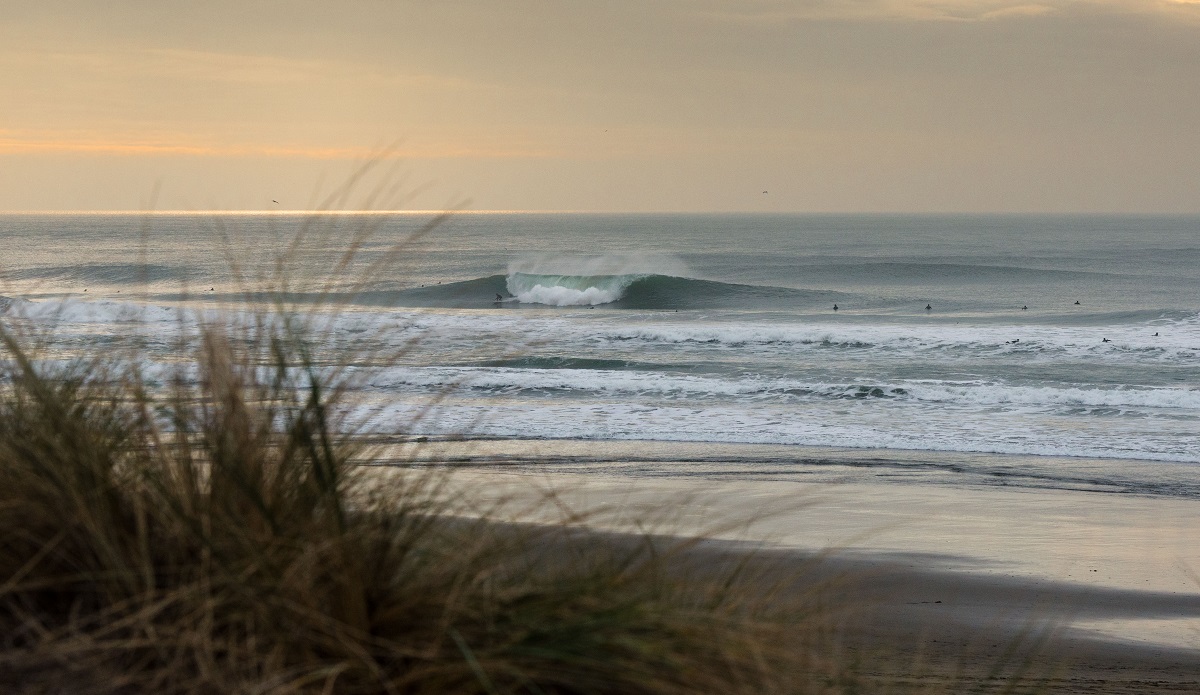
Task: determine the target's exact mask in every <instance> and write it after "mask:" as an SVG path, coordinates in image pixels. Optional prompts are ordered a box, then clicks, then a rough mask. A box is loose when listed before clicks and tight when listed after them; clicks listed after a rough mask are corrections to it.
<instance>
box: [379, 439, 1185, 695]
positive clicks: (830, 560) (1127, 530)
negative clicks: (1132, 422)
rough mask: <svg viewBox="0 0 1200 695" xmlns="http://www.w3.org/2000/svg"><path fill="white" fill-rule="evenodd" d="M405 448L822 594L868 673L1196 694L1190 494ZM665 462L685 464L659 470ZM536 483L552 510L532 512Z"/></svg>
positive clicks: (516, 446) (678, 453)
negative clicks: (751, 471) (800, 474)
mask: <svg viewBox="0 0 1200 695" xmlns="http://www.w3.org/2000/svg"><path fill="white" fill-rule="evenodd" d="M374 443H375V444H376V445H381V446H383V447H384V448H383V449H382V451H384V452H387V451H389V450H390V451H391V452H393V453H394V454H396V455H397V456H398V457H399V458H401V459H403V463H397V462H393V463H389V457H388V455H387V454H386V453H384V454H383V455H381V456H376V457H375V458H374V459H373V465H374V466H377V467H378V469H379V473H380V474H381V476H382V477H383V479H384V480H386V477H387V475H388V471H389V470H390V469H392V467H393V466H396V465H400V466H403V467H404V469H405V470H411V467H412V466H413V462H412V460H411V458H412V457H411V453H412V446H413V445H412V444H395V443H393V444H391V445H390V446H389V445H387V444H386V443H384V442H380V441H376V442H374ZM421 447H422V456H428V457H429V460H431V461H432V460H440V461H453V462H454V464H453V465H455V466H456V467H459V468H460V470H458V471H457V472H456V473H455V474H454V475H453V476H452V481H453V482H452V486H453V488H454V489H455V490H459V489H460V488H459V487H458V486H462V487H461V489H462V490H463V494H475V495H478V494H480V493H481V492H482V493H483V494H484V495H485V499H487V500H491V501H492V502H494V503H496V504H498V505H500V508H502V509H507V510H509V511H510V512H511V514H512V519H513V520H514V521H518V522H520V523H559V522H560V521H561V520H562V518H563V516H564V515H566V514H567V512H566V511H564V510H570V513H571V514H576V515H578V516H579V518H580V519H583V520H585V521H584V522H583V524H584V525H585V526H586V527H588V528H590V529H593V530H596V531H598V532H600V535H599V536H596V537H592V538H591V540H590V541H586V542H592V543H613V542H615V543H618V544H622V543H629V544H637V543H640V542H642V541H641V540H639V539H641V538H643V536H642V535H641V534H644V533H651V534H654V533H656V532H658V531H663V532H665V531H668V530H669V531H672V532H674V533H676V534H683V535H684V536H686V537H693V535H694V537H699V538H703V539H704V540H702V541H700V542H699V543H696V544H695V545H689V546H688V550H687V551H686V553H685V555H686V557H687V558H688V560H689V561H694V562H695V563H696V564H697V565H698V566H702V567H712V568H716V567H721V566H724V565H731V564H735V563H739V562H745V561H746V558H747V557H752V558H753V560H752V562H753V563H756V564H757V565H759V566H760V567H761V568H765V576H767V577H770V578H773V579H779V578H785V583H786V584H787V585H788V586H790V587H791V589H792V590H794V591H796V592H805V591H808V592H811V591H812V590H813V587H814V586H816V587H825V588H824V589H822V590H823V591H826V592H827V593H828V596H827V600H828V602H829V605H830V607H831V609H832V617H831V621H832V622H831V624H832V625H834V626H835V627H833V628H831V630H832V632H833V634H835V635H836V640H837V643H838V645H839V649H844V650H845V651H844V655H845V656H846V657H847V658H850V659H862V660H863V662H864V663H865V664H868V665H867V667H866V669H865V671H864V674H863V675H864V677H866V678H871V677H877V678H878V679H879V681H880V682H885V681H886V682H888V683H891V684H893V685H894V684H895V683H897V682H903V683H906V684H907V687H912V688H919V687H934V686H937V685H941V686H945V685H950V686H951V688H952V690H954V691H956V692H957V691H961V689H964V688H969V689H971V691H972V692H975V691H978V692H1004V691H1005V688H1008V687H1011V685H1012V682H1013V681H1014V679H1015V681H1016V682H1021V683H1024V684H1025V685H1026V686H1028V687H1033V686H1036V687H1037V688H1038V692H1053V693H1059V692H1061V693H1073V692H1080V693H1086V692H1096V693H1138V692H1163V693H1173V692H1180V693H1182V692H1194V691H1195V690H1196V689H1197V688H1200V670H1198V669H1197V666H1196V664H1197V663H1200V583H1198V581H1197V576H1196V573H1195V567H1194V565H1190V564H1189V560H1191V561H1194V558H1195V557H1196V556H1195V550H1194V548H1193V542H1194V531H1195V529H1196V528H1197V525H1198V524H1200V505H1197V504H1196V503H1195V502H1191V501H1176V502H1175V503H1168V504H1163V503H1162V501H1161V500H1155V499H1153V498H1150V497H1138V496H1119V497H1118V496H1113V495H1104V494H1098V493H1091V492H1081V491H1078V490H1061V489H1058V490H1046V489H1044V490H1036V491H1025V492H1024V493H1022V494H1018V495H1013V494H1012V493H1011V492H1009V491H1006V490H1003V489H989V488H986V487H982V486H981V487H978V488H975V489H970V490H964V489H963V488H962V487H954V488H945V487H943V488H931V487H930V486H924V485H919V484H918V485H905V484H899V485H897V484H896V483H894V482H892V481H887V482H880V481H874V482H871V481H864V480H862V479H861V477H860V479H859V480H858V481H856V482H845V481H842V482H839V481H837V480H836V478H837V477H839V475H838V472H837V471H828V470H827V471H825V472H824V473H821V474H814V473H810V476H812V477H824V478H825V480H824V481H821V482H818V481H814V480H811V479H807V480H806V479H801V478H797V477H795V476H793V477H792V478H791V479H789V478H788V476H786V475H782V474H780V473H779V472H778V471H776V472H771V471H765V470H761V469H760V470H759V471H758V473H757V475H756V476H754V477H755V478H757V479H756V480H752V481H748V480H745V479H742V480H739V481H736V482H734V481H730V480H729V479H728V471H729V469H730V468H731V467H735V466H736V467H740V468H741V469H742V470H743V471H744V469H745V467H746V466H747V461H748V460H751V459H753V458H754V457H755V456H756V455H757V456H759V457H760V458H761V457H762V456H763V453H764V452H762V451H755V449H756V448H757V449H761V448H762V447H753V446H738V447H724V448H716V450H709V451H707V452H705V453H706V460H704V461H703V462H700V461H697V459H698V458H699V456H698V455H697V450H696V448H695V447H691V448H689V447H682V446H677V445H666V446H664V445H661V444H654V443H640V442H633V443H621V444H619V445H596V444H594V443H591V444H587V445H581V444H579V443H574V442H555V441H538V442H531V441H512V440H509V441H503V440H500V441H497V440H486V441H456V442H433V443H430V442H425V443H423V444H422V445H421ZM794 454H795V455H796V456H797V459H798V461H797V465H801V464H800V463H799V460H800V459H802V458H804V457H805V456H807V457H809V458H810V460H819V461H822V462H823V465H824V466H825V467H827V468H828V467H835V466H840V467H843V468H845V469H852V468H854V467H855V465H856V463H861V462H864V461H874V462H875V463H876V465H878V464H879V462H880V461H882V460H884V459H885V457H888V456H889V455H890V456H892V457H893V458H895V459H896V461H894V463H896V464H900V463H903V461H904V459H909V462H910V463H911V459H912V454H911V453H910V452H887V451H871V452H854V453H853V454H851V453H848V452H835V451H829V450H824V451H820V450H812V451H804V450H800V451H795V452H794ZM672 455H674V459H672V458H671V457H672ZM839 458H840V460H837V459H839ZM735 461H736V463H734V462H735ZM834 461H836V463H834ZM680 466H691V467H692V468H693V469H694V470H693V473H692V475H690V476H688V477H687V478H684V479H682V481H681V478H680V477H679V476H677V475H670V476H668V475H664V474H663V469H669V468H673V467H680ZM809 467H810V468H815V467H817V466H816V465H815V464H811V463H810V464H809ZM695 469H702V470H695ZM598 471H603V473H598ZM744 477H749V476H743V478H744ZM547 495H552V496H553V497H554V499H555V500H556V504H555V505H554V506H550V505H540V504H538V501H539V500H544V499H545V497H546V496H547ZM485 506H487V507H488V508H489V509H493V507H491V506H489V505H485ZM503 514H504V512H500V518H503ZM658 542H659V543H661V544H662V545H663V547H672V546H673V544H674V543H678V542H679V541H678V537H674V538H672V537H666V536H663V537H660V540H659V541H658ZM1021 679H1024V680H1021Z"/></svg>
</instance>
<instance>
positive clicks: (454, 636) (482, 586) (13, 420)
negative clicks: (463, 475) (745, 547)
mask: <svg viewBox="0 0 1200 695" xmlns="http://www.w3.org/2000/svg"><path fill="white" fill-rule="evenodd" d="M430 228H432V227H430ZM370 231H371V230H369V229H368V230H366V232H364V233H363V234H362V235H356V236H354V237H353V238H352V240H351V242H350V243H349V244H348V247H349V250H348V251H347V252H346V255H345V256H344V257H343V258H342V259H341V261H340V262H339V263H338V264H337V269H335V270H337V271H338V272H341V271H344V270H345V268H346V267H348V266H350V265H352V264H353V263H354V262H355V254H356V253H357V251H358V249H359V248H361V245H362V243H363V242H364V241H365V240H366V239H367V238H368V236H369V233H370ZM427 231H428V229H425V230H422V232H421V233H425V232H427ZM303 241H304V240H303V239H297V241H296V243H295V244H293V246H292V248H291V249H290V250H289V251H288V253H294V252H295V249H296V248H298V246H299V245H301V244H302V243H303ZM412 242H413V239H412V238H408V239H406V240H405V241H404V242H402V243H401V244H398V245H397V246H396V248H394V249H392V251H390V252H389V253H401V252H403V251H404V250H405V248H406V246H405V244H410V243H412ZM232 258H233V256H232V255H231V259H232ZM384 261H386V257H385V259H384ZM231 262H232V260H231ZM286 265H287V264H286V263H283V262H281V263H280V264H279V265H278V268H277V270H278V275H277V276H276V277H274V278H272V282H273V283H274V289H273V290H272V292H273V294H272V293H268V294H266V295H264V294H263V293H262V292H260V291H258V290H255V291H254V292H253V295H254V297H255V298H256V300H257V304H255V305H254V306H256V307H258V308H247V309H246V311H244V312H241V313H237V314H222V315H218V316H216V317H215V318H214V315H213V314H211V313H205V312H199V311H197V312H193V313H189V312H187V311H183V312H181V315H180V316H181V318H180V321H181V337H180V338H179V340H178V345H177V351H176V352H177V357H178V359H177V361H175V362H174V363H172V364H169V365H162V364H159V365H158V366H155V367H151V366H147V361H146V360H143V359H141V355H140V353H139V349H138V348H137V347H136V346H135V347H132V348H129V349H128V350H120V349H113V348H111V347H97V348H95V349H94V350H92V351H90V352H89V351H88V350H87V349H84V350H83V351H82V352H80V351H79V350H78V349H77V350H76V351H75V352H74V353H72V354H73V356H71V357H69V358H63V356H62V355H63V353H62V352H61V351H59V350H58V348H59V347H60V346H59V345H58V344H57V343H56V338H55V336H54V334H53V331H52V329H51V330H48V331H41V332H39V329H37V328H33V327H31V325H30V324H23V323H21V322H19V321H8V322H7V323H0V343H2V349H3V359H2V360H0V365H2V369H3V373H2V374H0V635H3V637H2V638H0V639H2V640H3V642H2V644H0V680H3V682H5V683H7V684H10V685H12V686H13V687H14V688H15V689H16V690H18V691H21V692H44V693H67V692H69V693H126V692H153V693H266V692H271V693H289V692H295V693H308V692H321V693H489V694H493V693H690V692H712V693H739V692H744V693H762V692H826V691H831V690H836V691H841V689H842V686H841V685H839V684H843V683H844V682H847V681H846V678H848V677H849V675H848V673H849V672H848V670H847V669H846V668H844V665H843V664H840V663H838V662H837V661H836V660H832V659H830V655H829V650H828V649H827V647H828V641H829V635H830V634H831V633H830V631H829V630H828V625H829V620H828V616H829V614H830V613H829V611H828V610H827V606H826V602H825V600H824V598H823V597H818V596H817V593H816V592H806V591H801V592H796V591H792V592H788V593H786V594H784V593H781V592H779V591H778V590H777V589H778V587H779V586H782V582H779V581H774V582H773V583H770V584H769V583H766V582H765V581H764V579H763V575H762V573H760V572H755V571H752V570H751V569H750V567H751V565H750V564H748V563H746V562H744V561H737V560H735V561H731V562H724V563H721V564H720V566H713V565H712V564H711V563H703V562H695V561H693V560H688V559H687V558H688V557H689V551H690V549H691V548H693V547H694V545H695V543H696V542H697V539H695V538H692V539H687V538H683V539H670V538H663V537H661V536H650V535H646V536H644V537H636V536H635V537H631V538H630V539H625V540H623V541H620V542H618V541H614V540H613V539H612V538H611V537H607V536H603V535H602V534H599V533H595V532H592V531H590V530H589V529H588V524H587V514H586V513H583V512H581V513H574V512H572V513H567V514H565V515H563V517H562V518H563V522H562V523H558V524H544V523H543V524H514V523H504V521H508V519H504V520H502V519H500V518H498V517H497V516H496V515H495V514H494V513H493V511H494V510H495V508H496V503H495V501H494V500H492V501H488V502H486V503H485V502H482V501H476V500H473V499H472V498H471V495H470V492H469V491H463V490H462V488H461V487H455V488H453V493H452V494H451V493H449V492H448V490H451V489H452V488H450V487H448V485H447V483H448V481H449V480H451V479H452V478H453V475H454V472H453V467H452V466H448V465H446V466H432V467H431V466H428V465H421V466H416V467H412V468H411V469H406V468H403V467H400V468H399V469H396V470H393V473H395V474H394V475H389V476H387V478H386V483H380V482H379V481H378V480H374V481H372V480H370V479H368V477H367V476H365V475H364V471H365V470H366V468H364V467H363V466H361V465H359V464H361V463H362V462H364V461H366V462H370V461H371V456H372V452H371V451H370V450H369V448H367V447H366V445H365V444H364V440H363V438H362V437H360V436H358V428H359V426H360V425H361V423H356V422H352V421H349V420H348V419H347V416H346V413H348V412H351V410H352V409H351V408H349V406H352V405H353V402H352V401H353V393H354V386H355V379H358V378H361V377H358V376H353V375H352V374H350V373H349V372H347V371H345V370H339V369H337V368H333V367H330V366H329V365H327V364H319V363H318V360H317V359H315V358H314V354H313V348H312V346H313V345H314V344H315V343H318V342H320V340H321V339H322V337H323V336H322V335H320V332H321V331H322V330H324V329H322V328H321V326H326V327H327V326H328V325H329V323H328V322H329V320H330V317H331V316H334V315H336V314H337V312H338V311H340V309H341V307H338V306H316V307H314V306H312V305H309V306H308V307H307V308H304V309H299V308H297V307H295V306H291V305H288V303H287V300H286V297H287V292H288V291H290V290H292V289H294V287H292V286H291V285H289V284H288V283H286V282H284V281H283V280H284V275H285V273H286ZM236 271H237V268H236V267H235V275H236V274H237V273H236ZM370 271H371V268H368V269H367V272H368V273H369V272H370ZM250 284H251V283H250V282H246V283H245V286H246V287H249V286H250ZM246 293H247V295H248V296H249V295H250V294H251V292H250V290H246ZM263 296H268V297H272V299H271V301H268V302H262V301H261V298H262V297H263ZM248 307H249V305H248ZM262 307H269V308H262ZM368 344H369V341H368ZM358 357H362V358H364V359H366V358H370V361H371V362H372V363H373V364H377V365H378V364H387V363H389V360H391V359H393V358H394V357H395V356H394V355H360V356H358ZM350 361H355V360H350ZM357 361H358V362H360V363H361V362H362V361H363V360H362V359H359V360H357ZM545 504H547V505H551V504H561V500H555V499H553V496H552V495H547V498H546V500H545Z"/></svg>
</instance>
